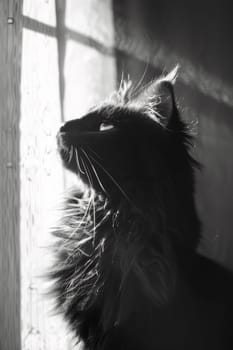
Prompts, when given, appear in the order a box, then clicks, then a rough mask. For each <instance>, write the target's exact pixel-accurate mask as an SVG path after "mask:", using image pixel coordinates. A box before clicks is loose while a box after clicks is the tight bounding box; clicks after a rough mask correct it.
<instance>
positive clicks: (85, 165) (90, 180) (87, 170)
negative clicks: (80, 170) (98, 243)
mask: <svg viewBox="0 0 233 350" xmlns="http://www.w3.org/2000/svg"><path fill="white" fill-rule="evenodd" d="M80 159H81V161H82V164H83V167H84V169H85V173H86V176H87V178H88V182H89V184H90V186H91V187H92V188H93V179H92V176H91V171H90V169H89V168H88V165H87V164H85V162H84V160H83V159H82V158H81V157H80ZM91 202H92V208H93V232H94V234H93V245H94V244H95V231H96V217H95V199H94V195H93V194H92V196H91Z"/></svg>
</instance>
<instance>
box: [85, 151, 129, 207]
mask: <svg viewBox="0 0 233 350" xmlns="http://www.w3.org/2000/svg"><path fill="white" fill-rule="evenodd" d="M90 157H91V159H92V160H93V161H94V162H96V164H98V166H99V167H100V168H101V169H102V170H103V171H104V172H105V174H106V175H108V177H109V178H110V179H111V180H112V182H113V183H114V184H115V185H116V186H117V188H118V189H119V190H120V192H121V193H122V194H123V195H124V197H125V198H126V199H127V200H128V201H129V202H130V203H131V204H133V203H132V201H131V199H130V198H129V197H128V195H127V194H126V193H125V191H124V190H123V189H122V187H121V186H120V185H119V183H118V182H117V181H116V180H115V179H114V177H113V176H112V175H111V174H110V173H109V172H108V171H107V170H106V169H105V168H104V166H103V165H102V164H101V163H100V162H98V160H96V159H95V158H94V157H92V156H91V155H90Z"/></svg>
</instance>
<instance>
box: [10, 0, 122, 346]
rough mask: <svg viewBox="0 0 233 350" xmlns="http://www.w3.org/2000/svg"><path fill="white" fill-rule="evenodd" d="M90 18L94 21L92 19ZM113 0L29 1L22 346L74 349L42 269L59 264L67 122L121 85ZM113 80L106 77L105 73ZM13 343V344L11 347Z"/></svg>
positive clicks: (22, 124)
mask: <svg viewBox="0 0 233 350" xmlns="http://www.w3.org/2000/svg"><path fill="white" fill-rule="evenodd" d="M90 18H91V19H92V25H90ZM112 46H113V26H112V11H111V1H109V0H105V1H101V2H99V1H97V0H82V1H81V0H80V1H76V0H69V1H63V0H60V1H55V0H41V1H31V0H24V6H23V43H22V51H23V52H22V81H21V91H22V99H21V121H20V134H21V142H20V158H21V164H20V181H21V202H20V204H21V205H20V208H21V209H20V214H21V223H20V231H21V258H22V259H21V272H22V273H21V281H22V287H21V291H22V298H21V308H22V349H23V350H38V349H40V350H51V349H56V350H59V349H60V350H69V349H71V348H72V349H73V345H74V344H73V343H74V342H73V341H72V336H71V335H70V334H69V332H68V330H67V327H66V325H65V323H64V322H63V320H62V317H61V315H58V316H57V315H54V313H55V312H54V310H53V308H52V307H53V304H52V302H51V301H52V299H51V300H50V299H49V298H48V296H47V295H46V294H45V293H46V291H47V290H46V288H47V287H48V284H47V283H46V280H45V279H43V278H42V277H41V276H43V275H45V273H46V272H48V271H49V268H50V266H51V263H52V259H51V255H52V250H51V249H48V247H49V246H50V244H52V243H53V240H52V238H51V235H50V232H49V227H51V226H54V225H56V223H57V219H58V216H59V215H61V213H60V212H59V211H58V210H56V209H57V208H59V206H60V204H61V202H62V198H63V197H64V193H63V192H64V189H65V188H66V187H69V186H70V185H72V184H73V183H74V182H75V181H76V179H75V178H74V177H72V176H68V173H64V172H63V169H62V167H61V160H60V158H59V156H58V154H57V151H56V133H57V131H58V128H59V126H60V124H61V122H62V121H64V120H67V119H72V118H74V117H79V116H82V113H84V112H85V111H86V110H87V109H88V108H89V107H91V106H92V105H93V104H94V103H98V101H100V100H102V99H103V98H104V97H106V95H108V93H109V91H111V90H112V89H113V88H114V87H115V76H116V71H115V58H114V52H113V50H112ZM105 77H107V80H106V82H105V84H103V80H105ZM8 350H9V349H8Z"/></svg>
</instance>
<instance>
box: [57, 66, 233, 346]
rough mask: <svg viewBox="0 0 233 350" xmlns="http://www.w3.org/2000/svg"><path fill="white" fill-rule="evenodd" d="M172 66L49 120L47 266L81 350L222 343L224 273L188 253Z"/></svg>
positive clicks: (195, 232) (195, 224)
mask: <svg viewBox="0 0 233 350" xmlns="http://www.w3.org/2000/svg"><path fill="white" fill-rule="evenodd" d="M176 77H177V69H176V68H175V69H174V70H173V71H172V72H170V73H169V74H167V75H165V76H162V77H160V78H159V79H157V80H154V81H152V82H150V83H149V84H147V85H146V86H144V87H143V88H138V89H134V88H133V86H132V84H131V83H130V82H129V81H128V82H126V81H123V82H121V86H120V89H119V91H117V92H116V93H114V94H113V96H112V97H111V99H110V100H109V101H105V102H104V103H103V104H102V105H100V106H97V107H95V108H93V109H91V110H90V111H89V112H88V113H87V114H86V115H85V116H83V117H82V118H79V119H75V120H70V121H68V122H66V123H65V124H64V125H62V126H61V128H60V130H59V132H58V135H57V143H58V150H59V153H60V156H61V159H62V162H63V164H64V166H65V167H66V168H67V169H69V170H70V171H72V172H74V173H75V174H77V176H78V177H79V179H81V182H82V186H80V187H79V188H77V189H75V190H73V191H72V192H71V193H69V194H68V199H67V200H66V202H65V206H64V215H63V217H62V219H61V222H60V223H59V225H58V227H57V228H56V229H54V235H55V236H56V240H55V244H54V249H55V253H54V254H55V257H56V264H55V265H54V268H53V270H52V271H51V278H52V279H53V281H54V282H55V287H54V293H55V296H56V300H57V306H58V308H59V310H60V311H61V312H62V313H63V315H64V317H65V319H66V320H67V322H68V323H69V325H70V329H71V330H73V332H74V334H75V336H76V337H77V340H81V341H82V342H83V346H84V349H86V350H93V349H95V350H96V349H98V350H107V349H108V350H110V349H111V350H115V349H117V350H120V349H122V350H123V349H124V350H129V349H134V350H139V349H144V350H152V349H155V350H182V349H183V350H187V349H188V350H197V349H198V350H208V349H211V350H220V349H221V350H227V349H233V332H232V327H233V323H232V321H233V307H232V298H233V294H232V292H233V278H232V274H231V272H230V271H228V270H227V269H225V268H223V267H221V266H220V265H218V264H217V263H215V262H213V261H211V260H210V259H208V258H206V257H204V256H201V255H200V254H198V253H197V246H198V244H199V241H200V238H201V223H200V220H199V217H198V214H197V211H196V207H195V200H194V194H195V181H194V180H195V179H194V172H195V168H199V164H198V162H196V161H195V160H194V159H193V158H192V156H191V155H190V147H191V145H192V137H191V136H190V134H189V128H188V125H187V124H186V123H185V122H184V121H183V120H182V119H181V117H180V114H179V110H178V107H177V104H176V100H175V93H174V83H175V80H176Z"/></svg>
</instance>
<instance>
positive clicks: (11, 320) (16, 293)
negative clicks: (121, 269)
mask: <svg viewBox="0 0 233 350" xmlns="http://www.w3.org/2000/svg"><path fill="white" fill-rule="evenodd" d="M20 13H21V1H18V0H11V1H10V0H8V1H7V0H6V1H0V43H1V50H0V76H1V79H0V106H1V108H0V150H1V151H0V174H1V177H0V228H1V229H0V325H1V326H0V349H1V350H9V349H11V350H18V349H20V281H19V260H20V259H19V233H20V231H19V190H20V187H19V186H20V183H19V117H20V90H19V87H20V85H19V81H20V59H21V19H20Z"/></svg>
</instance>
